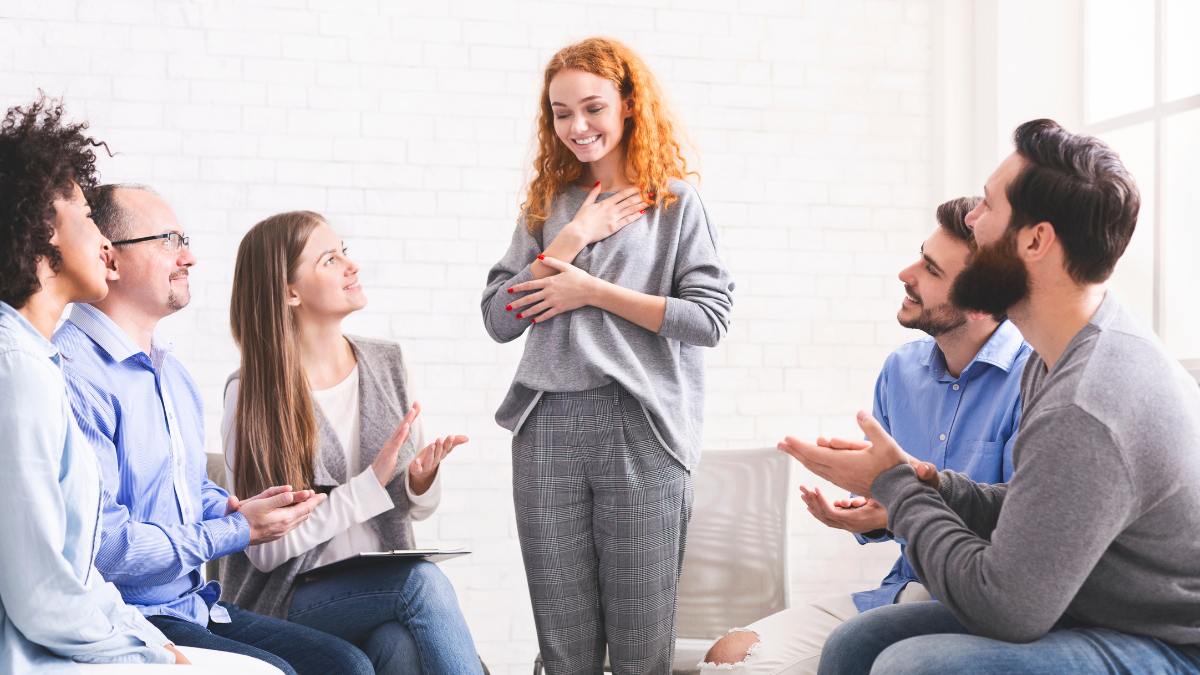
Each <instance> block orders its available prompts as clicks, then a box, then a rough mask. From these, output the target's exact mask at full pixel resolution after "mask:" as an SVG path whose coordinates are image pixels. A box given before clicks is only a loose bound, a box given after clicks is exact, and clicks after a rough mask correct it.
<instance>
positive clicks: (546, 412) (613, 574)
mask: <svg viewBox="0 0 1200 675" xmlns="http://www.w3.org/2000/svg"><path fill="white" fill-rule="evenodd" d="M513 499H514V500H515V502H516V514H517V532H518V534H519V535H520V539H521V555H522V557H523V558H524V560H525V575H526V578H527V579H528V581H529V594H530V596H531V598H532V600H533V616H534V622H535V624H536V625H537V632H538V645H539V646H540V648H541V652H542V659H543V661H544V663H545V666H546V671H547V673H549V674H550V675H563V674H566V673H588V674H591V673H600V672H601V671H602V667H603V663H604V655H605V647H606V645H607V648H608V654H609V660H610V663H611V665H612V669H613V672H614V673H630V674H633V673H637V674H642V673H651V674H654V675H659V674H666V673H670V671H671V658H672V656H673V654H674V651H675V593H676V586H677V584H678V581H679V572H680V568H681V565H682V563H683V549H684V541H685V538H686V535H687V523H688V519H689V518H690V517H691V510H692V477H691V474H689V473H688V471H687V469H685V468H684V467H683V466H682V465H681V464H680V463H679V462H678V460H676V459H675V458H674V457H672V456H671V455H669V454H667V452H666V450H665V449H664V448H663V446H662V444H660V443H659V442H658V439H657V438H656V437H655V435H654V431H653V430H652V429H651V427H650V424H649V422H647V420H646V416H645V413H644V412H643V410H642V407H641V405H640V404H639V403H638V402H637V400H635V399H634V398H633V397H632V396H631V395H630V394H629V392H627V391H625V390H624V389H623V388H622V387H620V386H619V385H615V384H613V385H607V386H604V387H601V388H598V389H593V390H590V391H584V392H567V393H546V394H544V395H543V396H542V398H541V400H540V401H539V402H538V403H537V406H536V407H535V408H534V410H533V411H532V412H531V413H530V414H529V417H528V418H527V419H526V420H525V424H523V425H522V427H521V429H520V431H519V433H517V435H516V436H515V437H514V438H513Z"/></svg>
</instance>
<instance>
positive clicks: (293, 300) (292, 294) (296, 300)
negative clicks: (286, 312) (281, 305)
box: [287, 285, 300, 307]
mask: <svg viewBox="0 0 1200 675" xmlns="http://www.w3.org/2000/svg"><path fill="white" fill-rule="evenodd" d="M287 304H288V307H299V306H300V294H299V293H297V292H296V289H295V288H293V287H292V286H290V285H289V286H288V287H287Z"/></svg>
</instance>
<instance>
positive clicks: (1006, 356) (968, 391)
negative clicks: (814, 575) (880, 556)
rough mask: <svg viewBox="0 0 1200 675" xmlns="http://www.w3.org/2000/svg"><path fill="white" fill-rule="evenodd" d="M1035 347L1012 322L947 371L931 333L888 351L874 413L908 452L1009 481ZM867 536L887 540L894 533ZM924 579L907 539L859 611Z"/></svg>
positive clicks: (989, 479)
mask: <svg viewBox="0 0 1200 675" xmlns="http://www.w3.org/2000/svg"><path fill="white" fill-rule="evenodd" d="M1032 351H1033V350H1032V348H1030V346H1029V345H1028V344H1026V343H1025V340H1024V339H1023V338H1022V337H1021V333H1020V331H1018V330H1017V327H1016V326H1014V325H1012V323H1011V322H1009V321H1005V322H1003V323H1001V324H1000V326H999V327H998V328H997V329H996V330H995V332H993V333H992V335H991V337H990V338H988V340H987V342H985V343H984V345H983V347H982V348H981V349H980V350H979V353H978V354H976V355H975V358H974V359H972V360H971V362H970V363H969V364H967V367H966V368H964V369H963V371H962V373H960V374H959V376H958V377H953V376H951V375H950V373H948V372H947V371H946V359H945V357H944V356H943V355H942V350H941V349H939V348H938V346H937V342H935V341H934V339H933V338H931V337H926V338H923V339H920V340H916V341H914V342H910V343H908V344H906V345H904V346H903V347H900V348H899V349H897V350H896V351H894V352H892V353H891V355H889V356H888V358H887V360H886V361H885V362H884V364H883V370H882V371H881V372H880V373H879V379H878V380H876V382H875V406H874V408H875V418H876V419H877V420H879V423H880V424H881V425H883V428H884V429H886V430H887V432H888V433H889V434H891V435H892V438H895V439H896V441H897V442H898V443H899V444H900V447H902V448H904V450H905V451H906V452H908V454H910V455H912V456H914V457H916V458H917V459H920V460H922V461H925V462H932V463H933V464H936V465H937V467H938V469H939V470H940V469H951V470H953V471H958V472H960V473H964V474H966V475H968V476H970V477H971V479H972V480H974V481H976V482H979V483H1006V482H1008V479H1009V477H1010V476H1012V448H1013V442H1014V441H1015V440H1016V438H1017V426H1018V424H1019V423H1020V421H1021V372H1022V371H1023V370H1024V369H1025V362H1026V361H1027V360H1028V359H1029V354H1030V353H1031V352H1032ZM856 536H857V538H858V540H859V541H860V542H862V543H868V542H869V541H887V540H888V539H889V537H883V538H880V539H868V538H866V537H863V536H862V535H856ZM910 581H917V574H916V572H915V571H913V568H912V565H910V564H909V562H908V557H907V556H905V555H904V542H903V541H901V542H900V559H899V560H897V561H896V564H895V566H893V567H892V571H891V572H889V573H888V575H887V576H886V577H885V578H884V580H883V583H882V585H880V587H879V588H876V589H874V590H870V591H863V592H861V593H855V594H854V604H855V605H856V606H857V607H858V610H859V611H860V612H865V611H867V610H868V609H873V608H875V607H880V606H882V605H889V604H892V603H893V602H895V601H896V596H897V595H899V594H900V591H902V590H904V586H905V585H906V584H908V583H909V582H910Z"/></svg>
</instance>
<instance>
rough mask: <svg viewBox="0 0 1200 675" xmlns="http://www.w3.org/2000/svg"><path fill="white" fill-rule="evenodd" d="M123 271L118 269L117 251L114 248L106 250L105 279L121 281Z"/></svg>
mask: <svg viewBox="0 0 1200 675" xmlns="http://www.w3.org/2000/svg"><path fill="white" fill-rule="evenodd" d="M120 279H121V273H120V272H118V271H117V252H116V251H115V250H113V249H112V248H108V249H105V251H104V280H105V281H119V280H120Z"/></svg>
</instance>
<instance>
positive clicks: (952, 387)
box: [950, 382, 958, 391]
mask: <svg viewBox="0 0 1200 675" xmlns="http://www.w3.org/2000/svg"><path fill="white" fill-rule="evenodd" d="M950 388H951V389H953V390H954V391H958V383H957V382H956V383H954V384H953V385H951V386H950Z"/></svg>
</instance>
